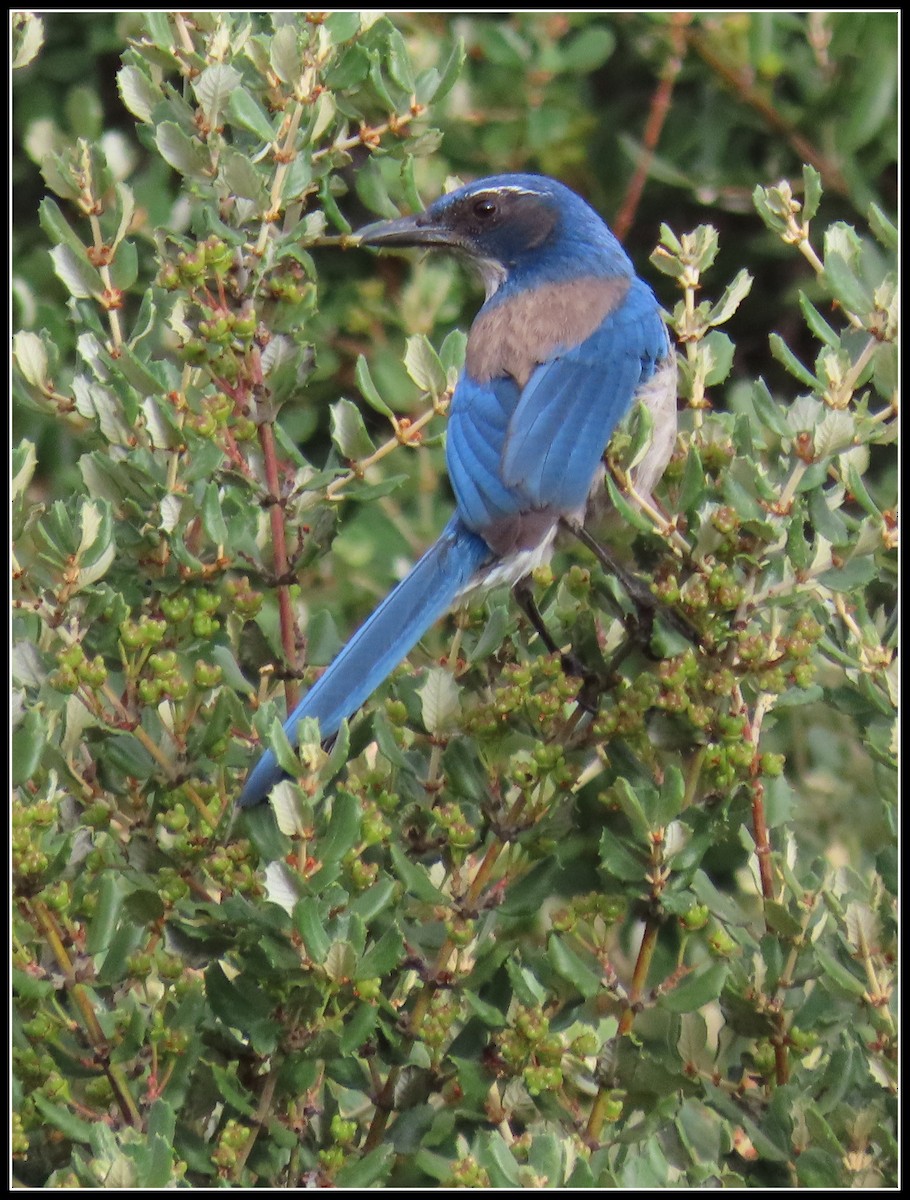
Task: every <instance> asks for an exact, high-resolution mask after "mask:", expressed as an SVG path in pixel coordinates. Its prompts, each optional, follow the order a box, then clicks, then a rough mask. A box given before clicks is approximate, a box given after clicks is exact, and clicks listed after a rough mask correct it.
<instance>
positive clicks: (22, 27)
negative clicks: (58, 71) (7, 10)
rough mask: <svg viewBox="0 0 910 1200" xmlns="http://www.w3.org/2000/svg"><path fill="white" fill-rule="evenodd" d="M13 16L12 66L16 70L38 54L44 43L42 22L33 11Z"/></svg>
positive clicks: (31, 60)
mask: <svg viewBox="0 0 910 1200" xmlns="http://www.w3.org/2000/svg"><path fill="white" fill-rule="evenodd" d="M14 17H15V19H14V21H13V25H12V40H13V57H12V68H13V70H14V71H18V70H20V69H21V68H22V67H27V66H28V64H29V63H30V62H33V61H34V60H35V59H36V58H37V57H38V55H39V54H40V52H41V47H42V46H43V45H44V22H43V21H42V20H41V18H40V17H39V16H37V15H36V14H35V13H33V12H23V13H16V14H14Z"/></svg>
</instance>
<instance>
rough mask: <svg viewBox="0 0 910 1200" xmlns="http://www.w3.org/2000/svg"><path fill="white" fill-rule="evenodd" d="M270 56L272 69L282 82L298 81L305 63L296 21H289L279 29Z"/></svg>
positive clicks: (270, 49)
mask: <svg viewBox="0 0 910 1200" xmlns="http://www.w3.org/2000/svg"><path fill="white" fill-rule="evenodd" d="M269 58H270V61H271V64H272V70H273V71H274V72H275V74H276V75H277V76H278V78H279V79H280V80H281V82H282V83H290V84H296V83H297V82H298V80H299V78H300V72H301V69H302V66H303V64H302V61H301V57H300V49H299V47H298V44H297V25H296V23H294V22H289V23H288V24H287V25H282V26H281V28H280V29H279V30H278V31H277V33H276V34H275V36H274V37H273V38H272V44H271V46H270V48H269Z"/></svg>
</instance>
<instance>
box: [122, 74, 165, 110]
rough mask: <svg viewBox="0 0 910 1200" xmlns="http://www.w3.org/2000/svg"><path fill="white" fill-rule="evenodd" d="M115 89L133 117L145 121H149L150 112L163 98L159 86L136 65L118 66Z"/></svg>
mask: <svg viewBox="0 0 910 1200" xmlns="http://www.w3.org/2000/svg"><path fill="white" fill-rule="evenodd" d="M117 90H118V91H119V92H120V99H121V100H122V101H123V103H124V105H125V107H126V108H128V109H129V111H130V112H131V113H132V114H133V116H134V117H138V119H139V120H140V121H144V122H146V123H151V120H152V114H153V113H154V111H155V109H156V108H157V107H158V105H159V104H161V103H162V102H163V100H164V93H163V92H162V91H161V88H160V87H159V86H158V85H157V84H155V83H153V82H152V80H151V79H150V78H149V77H148V75H146V73H145V71H143V70H141V69H140V68H139V67H136V66H127V67H121V68H120V70H119V71H118V72H117Z"/></svg>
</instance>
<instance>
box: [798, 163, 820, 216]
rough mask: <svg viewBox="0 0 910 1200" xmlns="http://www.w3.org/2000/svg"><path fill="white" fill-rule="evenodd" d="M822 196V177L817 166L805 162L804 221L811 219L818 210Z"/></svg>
mask: <svg viewBox="0 0 910 1200" xmlns="http://www.w3.org/2000/svg"><path fill="white" fill-rule="evenodd" d="M821 198H822V177H821V175H820V174H819V172H818V171H817V170H816V169H815V167H810V166H809V164H808V163H804V164H803V211H802V217H803V220H804V221H811V220H812V218H813V217H814V216H815V214H816V213H817V212H818V206H819V204H820V203H821Z"/></svg>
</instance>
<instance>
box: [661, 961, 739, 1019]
mask: <svg viewBox="0 0 910 1200" xmlns="http://www.w3.org/2000/svg"><path fill="white" fill-rule="evenodd" d="M729 970H730V968H729V966H728V965H727V963H723V962H719V963H711V964H709V965H708V966H707V967H700V968H697V969H696V970H695V971H693V972H692V973H691V974H689V975H687V976H686V977H685V979H683V980H682V982H681V983H679V984H678V985H677V986H676V987H674V988H673V989H672V990H671V991H668V992H665V993H664V994H663V995H662V996H661V998H660V1004H661V1007H662V1008H668V1009H669V1010H670V1012H675V1013H688V1012H694V1011H695V1010H696V1009H698V1008H704V1006H705V1005H706V1004H711V1003H712V1002H713V1001H715V1000H716V999H717V998H718V996H719V995H720V993H721V991H722V990H723V986H724V982H725V980H726V978H727V975H728V973H729Z"/></svg>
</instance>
